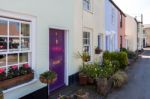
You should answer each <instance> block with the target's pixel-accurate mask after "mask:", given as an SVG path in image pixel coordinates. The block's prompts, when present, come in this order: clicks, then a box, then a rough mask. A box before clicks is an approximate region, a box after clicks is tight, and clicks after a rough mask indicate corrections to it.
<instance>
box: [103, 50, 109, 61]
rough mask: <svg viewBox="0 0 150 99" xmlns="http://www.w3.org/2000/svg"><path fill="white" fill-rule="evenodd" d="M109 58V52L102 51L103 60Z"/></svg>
mask: <svg viewBox="0 0 150 99" xmlns="http://www.w3.org/2000/svg"><path fill="white" fill-rule="evenodd" d="M110 59H111V54H110V52H109V51H105V52H104V53H103V60H110Z"/></svg>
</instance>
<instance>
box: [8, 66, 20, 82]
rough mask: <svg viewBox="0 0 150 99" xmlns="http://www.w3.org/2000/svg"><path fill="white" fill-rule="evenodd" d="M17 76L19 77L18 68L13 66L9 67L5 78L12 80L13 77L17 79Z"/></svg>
mask: <svg viewBox="0 0 150 99" xmlns="http://www.w3.org/2000/svg"><path fill="white" fill-rule="evenodd" d="M17 76H19V70H18V66H17V65H14V66H11V67H9V68H8V75H7V78H8V79H11V78H14V77H17Z"/></svg>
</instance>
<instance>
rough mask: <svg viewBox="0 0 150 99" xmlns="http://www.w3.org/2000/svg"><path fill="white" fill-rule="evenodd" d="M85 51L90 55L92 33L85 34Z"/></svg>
mask: <svg viewBox="0 0 150 99" xmlns="http://www.w3.org/2000/svg"><path fill="white" fill-rule="evenodd" d="M83 51H85V52H88V53H89V54H90V32H83Z"/></svg>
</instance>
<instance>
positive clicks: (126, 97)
mask: <svg viewBox="0 0 150 99" xmlns="http://www.w3.org/2000/svg"><path fill="white" fill-rule="evenodd" d="M128 75H129V81H128V83H127V84H126V85H125V86H124V87H123V88H121V89H118V90H115V91H113V92H112V93H110V94H109V95H108V97H107V99H150V48H146V49H145V51H144V53H143V54H142V55H141V59H138V61H137V62H136V63H134V64H133V65H132V66H131V67H130V68H129V70H128Z"/></svg>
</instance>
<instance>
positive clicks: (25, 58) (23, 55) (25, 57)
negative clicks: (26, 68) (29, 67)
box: [19, 53, 28, 62]
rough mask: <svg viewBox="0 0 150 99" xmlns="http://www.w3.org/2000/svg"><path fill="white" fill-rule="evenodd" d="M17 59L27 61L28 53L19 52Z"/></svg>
mask: <svg viewBox="0 0 150 99" xmlns="http://www.w3.org/2000/svg"><path fill="white" fill-rule="evenodd" d="M19 59H20V60H19V61H20V62H28V53H20V54H19Z"/></svg>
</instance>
